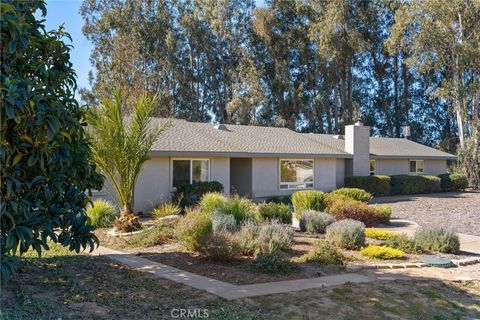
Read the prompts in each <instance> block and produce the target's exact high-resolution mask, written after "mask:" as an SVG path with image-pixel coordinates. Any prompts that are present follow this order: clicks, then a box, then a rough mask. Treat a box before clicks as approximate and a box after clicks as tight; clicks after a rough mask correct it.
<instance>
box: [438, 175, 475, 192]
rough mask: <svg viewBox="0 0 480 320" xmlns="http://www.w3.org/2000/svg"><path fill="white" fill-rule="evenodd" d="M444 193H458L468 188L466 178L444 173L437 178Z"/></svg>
mask: <svg viewBox="0 0 480 320" xmlns="http://www.w3.org/2000/svg"><path fill="white" fill-rule="evenodd" d="M438 177H439V178H440V185H441V187H442V190H444V191H459V190H465V189H467V188H468V180H467V176H466V175H464V174H459V173H445V174H441V175H439V176H438Z"/></svg>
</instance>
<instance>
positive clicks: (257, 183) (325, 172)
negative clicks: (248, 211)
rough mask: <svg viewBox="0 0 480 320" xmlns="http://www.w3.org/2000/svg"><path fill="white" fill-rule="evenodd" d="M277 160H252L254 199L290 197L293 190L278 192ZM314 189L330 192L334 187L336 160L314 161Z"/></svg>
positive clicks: (318, 159)
mask: <svg viewBox="0 0 480 320" xmlns="http://www.w3.org/2000/svg"><path fill="white" fill-rule="evenodd" d="M279 160H280V159H279V158H253V159H252V193H253V197H254V198H264V197H270V196H284V195H290V194H292V192H294V191H295V190H280V185H279V184H280V177H279V174H280V173H279ZM314 162H315V164H314V175H315V177H314V188H315V189H317V190H323V191H330V190H332V189H334V188H335V187H336V179H337V160H336V159H324V158H317V159H315V161H314Z"/></svg>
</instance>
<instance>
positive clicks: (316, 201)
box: [291, 190, 325, 219]
mask: <svg viewBox="0 0 480 320" xmlns="http://www.w3.org/2000/svg"><path fill="white" fill-rule="evenodd" d="M323 196H324V193H323V192H321V191H317V190H303V191H297V192H294V193H293V194H292V197H291V199H292V204H293V208H294V209H295V216H296V217H297V219H300V217H301V216H302V212H303V211H305V210H316V211H323V210H324V209H325V205H324V203H323Z"/></svg>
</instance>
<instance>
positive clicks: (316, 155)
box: [150, 150, 353, 159]
mask: <svg viewBox="0 0 480 320" xmlns="http://www.w3.org/2000/svg"><path fill="white" fill-rule="evenodd" d="M150 156H153V157H230V158H301V159H304V158H339V159H351V158H352V157H353V156H352V155H351V154H326V153H308V154H307V153H255V152H208V151H155V150H152V151H150Z"/></svg>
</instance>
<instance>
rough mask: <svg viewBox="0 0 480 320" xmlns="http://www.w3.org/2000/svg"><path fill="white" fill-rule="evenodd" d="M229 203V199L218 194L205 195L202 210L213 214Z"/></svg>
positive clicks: (201, 201) (202, 199)
mask: <svg viewBox="0 0 480 320" xmlns="http://www.w3.org/2000/svg"><path fill="white" fill-rule="evenodd" d="M226 202H227V198H226V197H225V196H224V195H223V194H221V193H217V192H208V193H205V194H204V195H203V196H202V198H201V199H200V203H199V204H200V209H201V210H202V211H203V212H207V213H213V212H215V211H216V210H218V209H219V208H221V207H222V206H223V205H224V204H225V203H226Z"/></svg>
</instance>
